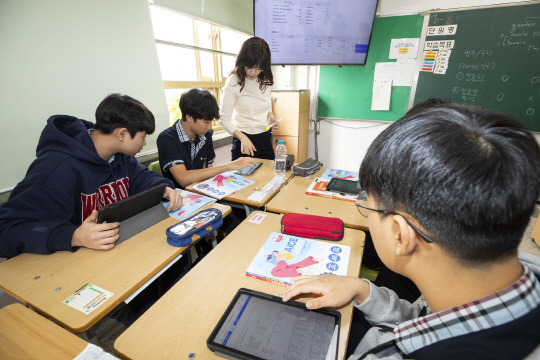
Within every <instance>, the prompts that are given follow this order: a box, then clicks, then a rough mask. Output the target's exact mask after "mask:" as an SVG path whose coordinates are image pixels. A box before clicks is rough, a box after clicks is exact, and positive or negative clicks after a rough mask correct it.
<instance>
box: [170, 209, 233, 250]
mask: <svg viewBox="0 0 540 360" xmlns="http://www.w3.org/2000/svg"><path fill="white" fill-rule="evenodd" d="M222 224H223V215H222V214H221V211H220V210H218V209H214V208H212V209H206V210H203V211H201V212H199V213H197V214H195V215H193V216H191V217H189V218H187V219H185V220H182V221H180V222H179V223H177V224H174V225H173V226H170V227H169V228H168V229H167V231H165V233H166V234H167V243H168V244H169V245H172V246H177V247H184V246H188V245H189V244H191V243H192V242H193V241H196V240H199V239H200V238H202V237H203V236H206V235H208V234H210V233H211V232H212V231H214V230H216V229H218V228H219V227H220V226H221V225H222Z"/></svg>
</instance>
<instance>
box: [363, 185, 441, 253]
mask: <svg viewBox="0 0 540 360" xmlns="http://www.w3.org/2000/svg"><path fill="white" fill-rule="evenodd" d="M366 201H367V193H366V192H365V191H360V193H359V194H358V196H357V197H356V208H357V209H358V212H359V213H360V215H362V216H363V217H365V218H367V217H368V215H369V213H368V212H367V211H365V210H371V211H376V212H378V213H381V214H385V215H399V216H401V217H402V218H403V219H404V220H405V221H406V222H407V224H409V225H410V226H411V227H412V228H413V229H414V231H416V232H417V233H418V235H420V237H421V238H422V239H424V241H425V242H427V243H434V241H433V240H431V239H430V238H429V236H427V235H426V234H424V233H423V232H422V231H420V230H419V229H418V228H417V227H416V226H414V225H413V224H412V223H411V222H410V221H409V220H407V218H406V217H405V216H403V215H401V214H400V213H397V212H395V211H390V210H379V209H372V208H370V207H367V206H364V205H362V204H363V203H364V202H366Z"/></svg>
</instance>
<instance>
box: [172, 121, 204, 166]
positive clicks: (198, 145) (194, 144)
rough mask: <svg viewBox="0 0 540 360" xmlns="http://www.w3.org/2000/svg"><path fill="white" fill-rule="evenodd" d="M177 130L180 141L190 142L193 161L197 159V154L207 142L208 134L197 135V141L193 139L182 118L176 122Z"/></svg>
mask: <svg viewBox="0 0 540 360" xmlns="http://www.w3.org/2000/svg"><path fill="white" fill-rule="evenodd" d="M176 132H177V133H178V138H179V139H180V142H189V143H190V145H191V147H190V148H191V154H190V155H191V161H193V159H195V156H196V155H197V153H198V152H199V150H200V149H202V147H203V146H204V144H205V143H206V136H199V135H195V141H191V140H190V138H189V136H188V135H187V134H186V132H185V130H184V127H183V126H182V119H179V120H178V122H177V123H176Z"/></svg>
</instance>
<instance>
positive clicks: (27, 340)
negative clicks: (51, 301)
mask: <svg viewBox="0 0 540 360" xmlns="http://www.w3.org/2000/svg"><path fill="white" fill-rule="evenodd" d="M0 324H2V325H1V326H0V357H1V358H2V359H4V360H7V359H58V360H61V359H70V360H71V359H73V358H75V357H76V356H77V355H79V354H80V353H81V352H82V351H83V350H84V349H85V348H86V346H87V345H88V343H87V342H86V341H84V340H83V339H81V338H79V337H78V336H76V335H74V334H72V333H70V332H69V331H67V330H66V329H63V328H61V327H60V326H58V325H56V324H54V323H52V322H51V321H49V320H47V319H45V318H44V317H43V316H40V315H39V314H36V313H35V312H33V311H32V310H30V309H28V308H25V307H24V306H23V305H21V304H11V305H8V306H6V307H4V308H2V309H0Z"/></svg>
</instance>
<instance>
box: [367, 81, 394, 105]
mask: <svg viewBox="0 0 540 360" xmlns="http://www.w3.org/2000/svg"><path fill="white" fill-rule="evenodd" d="M391 93H392V81H384V80H374V81H373V95H372V98H371V110H386V111H388V110H390V95H391Z"/></svg>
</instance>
